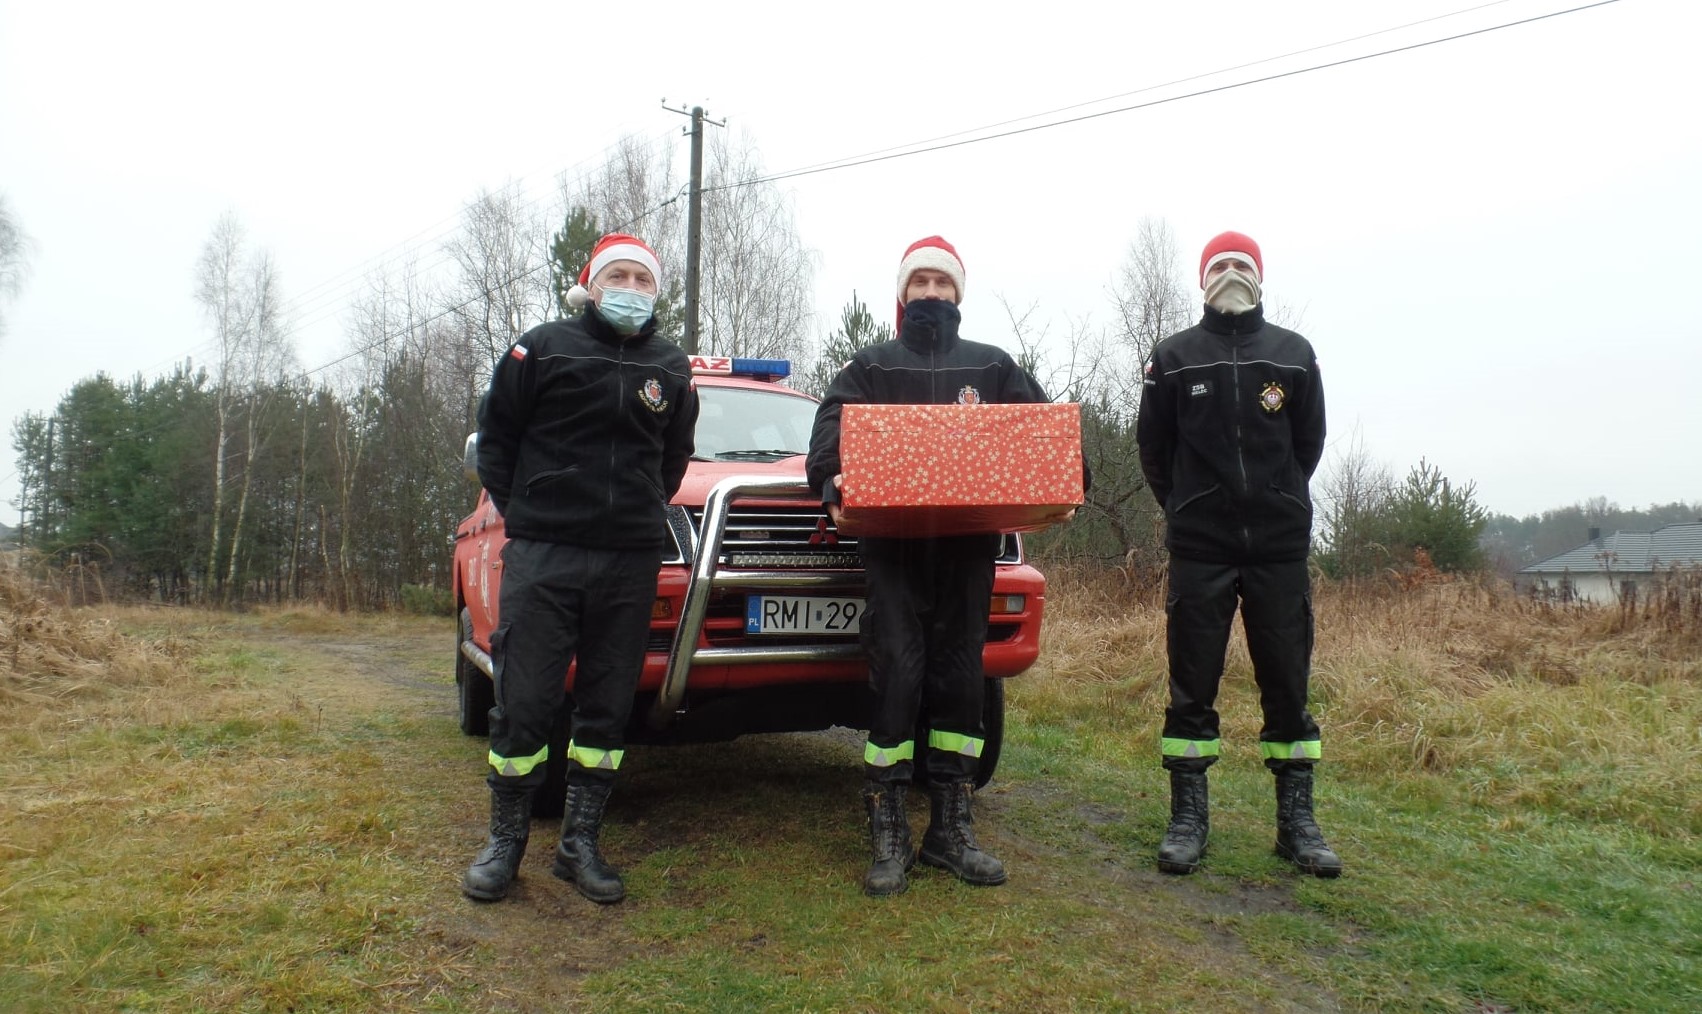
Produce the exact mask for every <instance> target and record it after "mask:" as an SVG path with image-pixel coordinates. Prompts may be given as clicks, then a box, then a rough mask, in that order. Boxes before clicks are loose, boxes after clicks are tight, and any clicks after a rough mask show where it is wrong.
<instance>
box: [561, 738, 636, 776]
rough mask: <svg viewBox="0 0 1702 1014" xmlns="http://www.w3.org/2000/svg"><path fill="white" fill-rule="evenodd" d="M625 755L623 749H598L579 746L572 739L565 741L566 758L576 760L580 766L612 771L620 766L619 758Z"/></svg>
mask: <svg viewBox="0 0 1702 1014" xmlns="http://www.w3.org/2000/svg"><path fill="white" fill-rule="evenodd" d="M625 756H626V751H625V750H599V749H597V748H596V747H594V746H580V745H579V744H578V743H575V742H573V741H572V740H568V741H567V759H568V760H570V761H575V762H577V763H578V764H579V766H580V767H582V768H602V769H604V770H606V771H613V770H615V769H616V768H618V767H620V766H621V758H622V757H625Z"/></svg>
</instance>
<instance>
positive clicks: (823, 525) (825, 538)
mask: <svg viewBox="0 0 1702 1014" xmlns="http://www.w3.org/2000/svg"><path fill="white" fill-rule="evenodd" d="M838 542H839V534H838V533H837V532H830V531H828V530H827V518H825V517H820V518H816V530H815V531H813V532H811V533H810V545H812V546H824V545H825V546H831V545H834V544H836V543H838Z"/></svg>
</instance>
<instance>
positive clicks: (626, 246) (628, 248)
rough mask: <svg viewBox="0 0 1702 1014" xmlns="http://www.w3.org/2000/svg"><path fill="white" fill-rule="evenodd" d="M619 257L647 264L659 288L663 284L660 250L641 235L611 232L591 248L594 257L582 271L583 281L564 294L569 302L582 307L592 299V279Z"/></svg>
mask: <svg viewBox="0 0 1702 1014" xmlns="http://www.w3.org/2000/svg"><path fill="white" fill-rule="evenodd" d="M615 261H635V262H637V263H639V264H642V265H644V266H645V267H646V268H649V269H650V275H651V277H652V278H654V279H656V288H657V289H658V290H660V289H661V288H662V262H661V260H660V259H659V258H658V257H657V256H656V251H654V250H652V249H650V247H649V245H648V244H646V243H645V242H644V241H643V240H641V239H639V238H638V237H637V236H629V235H627V234H626V233H624V232H611V233H609V234H608V235H606V236H604V237H603V238H602V239H600V240H598V241H597V245H596V246H594V247H592V248H591V259H590V260H589V261H588V262H586V264H585V267H584V269H583V270H581V271H580V272H579V284H578V285H575V286H574V287H573V288H571V289H568V290H567V293H566V294H565V296H564V297H563V298H564V299H565V301H566V303H567V305H568V306H571V307H573V308H574V309H579V308H580V307H583V306H584V305H585V304H586V303H588V302H590V301H591V279H593V278H595V277H597V274H598V273H599V272H601V271H602V270H603V269H604V268H606V267H608V266H609V265H610V264H613V263H614V262H615Z"/></svg>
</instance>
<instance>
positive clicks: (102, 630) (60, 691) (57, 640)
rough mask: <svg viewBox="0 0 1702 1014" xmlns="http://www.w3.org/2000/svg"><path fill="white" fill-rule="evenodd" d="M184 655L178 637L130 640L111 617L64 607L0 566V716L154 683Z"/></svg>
mask: <svg viewBox="0 0 1702 1014" xmlns="http://www.w3.org/2000/svg"><path fill="white" fill-rule="evenodd" d="M188 654H189V653H188V649H187V647H186V645H185V644H184V643H183V642H182V641H181V640H178V639H176V638H169V637H168V638H164V639H159V640H153V639H149V640H142V639H138V638H134V637H130V636H127V635H126V634H124V633H122V632H121V631H120V630H119V628H118V625H117V624H116V623H115V622H114V620H113V619H112V618H111V617H110V616H91V615H88V614H83V613H75V612H72V611H71V610H67V609H64V608H62V607H61V606H59V605H57V604H55V603H53V602H51V601H50V599H49V593H48V592H47V591H46V590H45V589H43V587H42V586H41V585H39V584H37V583H36V582H35V581H32V580H31V579H29V578H28V577H27V576H26V575H25V574H23V573H22V572H21V571H20V570H19V569H18V568H17V567H16V566H15V565H13V564H12V563H10V562H6V561H0V717H3V716H6V715H7V714H8V713H11V712H24V713H34V712H38V711H39V710H40V709H41V706H42V705H43V704H45V703H49V702H52V701H55V700H60V699H63V698H66V697H77V696H89V695H98V694H103V693H109V692H111V691H113V690H118V689H137V688H144V687H148V686H155V685H158V684H160V683H163V682H165V681H166V680H168V679H170V678H171V675H172V673H173V672H174V671H175V669H176V668H177V667H178V666H180V665H182V664H183V663H184V661H185V659H186V658H187V657H188Z"/></svg>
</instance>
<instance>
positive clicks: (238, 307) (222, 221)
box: [195, 212, 290, 601]
mask: <svg viewBox="0 0 1702 1014" xmlns="http://www.w3.org/2000/svg"><path fill="white" fill-rule="evenodd" d="M276 286H277V282H276V279H275V276H274V273H273V267H272V261H271V257H270V255H268V254H266V253H264V252H257V253H251V252H250V251H248V249H247V243H246V237H245V235H244V231H243V228H242V224H241V222H240V221H239V220H238V218H237V216H236V215H235V213H233V212H226V213H225V214H224V215H222V216H220V218H219V220H218V222H217V223H215V224H214V226H213V233H212V235H211V236H210V237H209V238H208V240H207V243H206V245H205V246H204V247H202V250H201V259H200V263H199V264H198V266H197V269H196V287H195V300H196V302H197V303H199V304H200V305H201V308H202V311H203V312H204V313H206V315H207V318H208V321H209V323H210V324H211V325H212V328H213V359H214V363H213V371H212V372H213V386H214V423H215V427H214V431H215V437H214V453H213V497H212V500H213V503H212V515H213V516H212V534H211V537H210V538H209V540H208V550H207V567H206V576H205V581H204V584H203V587H202V589H201V597H202V599H203V601H206V600H208V599H210V598H211V597H212V596H213V595H214V594H215V591H216V586H217V581H218V576H219V566H218V565H219V559H220V556H221V555H222V554H223V552H224V515H225V510H226V501H227V491H226V486H227V484H228V479H229V472H230V455H231V448H230V442H231V438H232V436H233V435H234V429H235V424H236V416H237V413H238V412H239V411H240V410H241V408H242V407H243V403H244V401H245V400H247V399H249V398H250V397H251V396H257V395H258V391H257V388H258V387H259V386H260V381H261V379H262V378H263V377H269V376H273V375H275V374H277V373H281V372H282V370H283V369H284V368H287V364H288V362H289V356H290V352H289V349H288V345H287V341H286V340H285V338H284V335H283V333H282V330H281V327H280V324H279V320H278V307H279V299H278V294H277V289H276ZM257 427H258V421H257V420H256V419H255V418H254V413H253V412H252V411H251V413H250V431H251V434H253V433H257V432H258V430H257ZM254 451H255V446H254V444H253V442H252V436H251V442H250V444H249V445H248V446H247V448H246V452H247V454H248V455H249V457H250V458H252V456H253V453H254ZM245 471H246V470H245ZM244 502H246V501H244ZM233 560H234V553H233Z"/></svg>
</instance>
